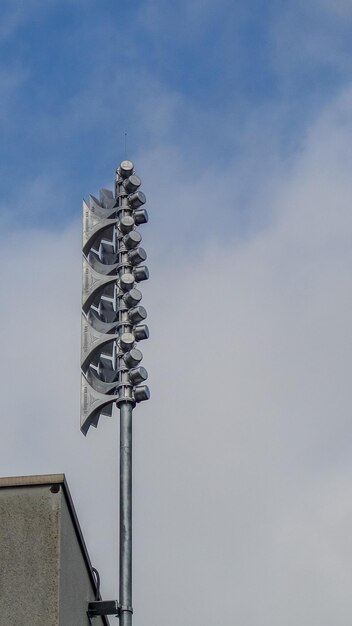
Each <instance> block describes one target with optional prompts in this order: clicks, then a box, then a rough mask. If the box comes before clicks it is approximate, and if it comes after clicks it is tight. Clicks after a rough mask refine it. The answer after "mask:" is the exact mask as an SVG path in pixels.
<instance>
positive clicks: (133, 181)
mask: <svg viewBox="0 0 352 626" xmlns="http://www.w3.org/2000/svg"><path fill="white" fill-rule="evenodd" d="M141 184H142V181H141V179H140V178H139V176H136V174H132V176H130V177H129V178H126V179H125V180H124V181H123V186H124V188H125V189H126V191H127V193H133V192H134V191H137V189H138V187H140V186H141Z"/></svg>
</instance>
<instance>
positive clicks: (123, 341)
mask: <svg viewBox="0 0 352 626" xmlns="http://www.w3.org/2000/svg"><path fill="white" fill-rule="evenodd" d="M134 342H135V337H134V335H132V333H122V335H120V348H121V350H122V351H123V352H127V351H128V350H131V349H132V348H133V346H134Z"/></svg>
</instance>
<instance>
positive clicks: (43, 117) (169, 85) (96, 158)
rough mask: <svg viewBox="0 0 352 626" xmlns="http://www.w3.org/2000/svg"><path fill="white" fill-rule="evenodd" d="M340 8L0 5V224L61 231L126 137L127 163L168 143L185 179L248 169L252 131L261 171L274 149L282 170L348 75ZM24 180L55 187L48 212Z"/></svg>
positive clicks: (346, 22)
mask: <svg viewBox="0 0 352 626" xmlns="http://www.w3.org/2000/svg"><path fill="white" fill-rule="evenodd" d="M336 6H337V7H339V6H340V5H339V4H338V3H334V4H329V3H328V2H326V3H321V2H308V3H303V2H302V3H301V2H297V3H295V4H294V5H292V3H278V2H251V3H244V2H238V3H232V2H224V1H222V2H218V3H216V4H213V3H208V2H205V3H204V2H196V1H194V2H182V1H179V2H175V3H172V6H170V3H168V2H137V3H133V6H130V5H127V6H125V7H124V6H122V3H116V2H112V1H110V2H93V1H88V2H79V1H76V2H72V1H65V0H64V1H63V2H56V1H49V2H46V3H45V4H44V3H40V2H35V1H33V2H31V1H29V2H16V1H15V2H13V1H12V2H7V1H6V0H3V2H2V4H1V9H0V10H1V14H2V17H1V21H2V27H1V33H0V36H1V47H2V63H1V74H2V85H3V86H2V110H3V112H2V116H1V120H2V137H3V140H2V148H1V151H2V155H1V175H2V180H3V181H4V182H3V192H2V204H3V206H4V211H5V214H6V212H7V211H9V213H10V214H11V218H10V221H11V223H13V222H16V217H18V220H19V222H20V223H22V224H23V223H24V221H25V222H26V224H28V225H35V226H37V225H45V226H47V227H50V224H54V223H55V224H59V225H60V224H61V225H64V224H67V223H68V222H69V221H70V220H71V219H72V218H73V216H74V215H75V213H76V211H77V204H78V199H79V198H80V197H81V195H82V193H84V192H86V191H85V190H88V189H89V190H91V189H96V187H98V186H99V185H100V184H101V181H102V180H104V181H105V180H108V177H109V175H110V176H111V174H109V173H110V172H111V171H113V169H114V167H115V165H116V163H117V161H118V160H119V159H120V158H121V157H123V156H124V132H127V134H128V137H127V146H128V153H129V156H130V157H131V158H132V157H133V158H137V160H138V156H139V155H140V154H141V153H144V154H145V153H148V152H149V151H153V150H154V149H155V148H158V149H160V147H161V146H164V145H167V146H170V145H171V146H172V149H173V150H174V151H175V153H176V154H177V156H178V158H179V159H181V160H183V161H184V162H185V164H186V161H187V160H188V159H190V160H191V161H192V168H191V172H189V175H193V174H196V175H197V176H199V175H200V174H201V172H202V171H206V172H208V171H209V170H215V171H216V170H217V163H218V162H219V159H221V161H222V162H223V165H222V168H225V169H226V168H228V167H229V165H232V164H235V163H236V162H238V161H241V160H243V158H244V157H245V156H247V153H248V150H251V146H248V135H249V134H251V135H252V140H253V141H254V142H255V143H256V146H255V152H256V154H257V155H258V154H260V158H261V160H262V168H265V162H267V161H268V160H271V159H272V156H273V150H274V151H275V154H277V155H278V156H279V158H280V159H281V160H286V159H288V160H289V159H290V157H292V153H293V154H294V153H295V151H297V150H299V149H300V147H301V146H302V142H304V138H305V133H306V130H307V127H308V125H309V124H310V123H311V122H312V120H313V119H314V116H316V115H317V114H318V112H319V111H320V110H321V109H322V108H323V107H324V106H325V105H326V103H327V102H329V101H331V99H332V98H334V96H336V94H337V93H338V92H339V90H340V89H341V88H342V86H343V85H344V83H345V81H346V79H348V77H349V75H350V72H351V43H350V37H349V33H350V21H351V13H350V11H349V9H348V6H347V8H343V5H342V4H341V9H339V8H336ZM185 155H187V157H185ZM185 169H186V171H187V170H188V164H187V167H186V168H185ZM263 174H264V175H265V172H263ZM19 178H20V180H21V187H22V188H23V189H25V190H27V189H28V188H29V189H32V188H33V185H34V181H38V183H40V181H41V182H42V183H43V181H45V182H46V184H47V185H49V186H51V187H52V198H51V202H50V207H49V206H43V205H44V204H47V203H46V202H44V201H43V202H42V201H40V202H39V204H40V205H41V206H40V207H39V206H36V207H35V208H34V207H33V208H32V210H31V211H30V212H28V207H27V208H26V209H25V208H24V203H23V200H22V198H23V196H22V193H19V189H18V187H19ZM33 193H35V190H33ZM246 194H247V197H246ZM250 195H251V190H249V189H248V190H247V192H246V191H245V190H244V191H243V194H242V202H245V203H246V202H247V201H248V200H249V197H250ZM34 203H35V201H34V198H33V204H34ZM9 207H11V208H9ZM12 207H13V208H12ZM14 214H16V217H15V215H14Z"/></svg>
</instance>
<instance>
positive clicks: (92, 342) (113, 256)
mask: <svg viewBox="0 0 352 626" xmlns="http://www.w3.org/2000/svg"><path fill="white" fill-rule="evenodd" d="M140 185H141V180H140V178H139V177H138V176H137V175H136V173H135V170H134V165H133V163H132V162H131V161H127V160H125V161H122V162H121V163H120V166H119V167H118V168H117V170H116V182H115V192H114V193H113V192H112V191H110V190H108V189H101V190H100V199H99V200H97V198H95V197H94V196H92V195H91V196H90V200H89V206H88V205H87V204H86V202H83V286H82V342H81V346H82V348H81V367H82V384H81V430H82V432H83V434H85V435H86V434H87V431H88V429H89V427H90V426H94V427H97V425H98V422H99V418H100V417H102V416H108V417H111V415H112V409H113V405H114V403H116V405H117V407H118V408H119V411H120V491H119V496H120V497H119V500H120V521H119V535H120V554H119V583H120V584H119V600H113V601H106V602H102V601H99V602H98V601H97V602H93V603H90V604H89V609H88V613H89V615H90V616H91V617H93V616H96V615H117V616H118V617H119V619H120V623H121V625H122V626H131V624H132V613H133V609H132V411H133V408H134V407H135V405H136V403H139V402H142V401H143V400H148V399H149V395H150V394H149V389H148V387H147V386H146V385H144V384H143V383H144V382H145V381H146V379H147V377H148V374H147V371H146V369H145V368H144V367H142V366H141V364H140V363H141V360H142V358H143V355H142V353H141V351H140V350H139V349H138V348H137V347H136V344H137V343H138V342H140V341H141V340H143V339H147V338H148V336H149V331H148V327H147V326H146V325H145V324H144V323H143V322H144V320H145V318H146V317H147V313H146V310H145V308H144V307H143V306H141V305H140V301H141V299H142V294H141V292H140V291H139V289H137V288H136V287H135V285H136V284H137V283H140V282H142V281H144V280H147V279H148V277H149V272H148V268H147V267H146V266H145V265H143V262H144V261H145V259H146V258H147V254H146V252H145V250H144V249H143V248H142V247H140V245H139V244H140V243H141V239H142V238H141V235H140V233H139V232H138V230H137V229H136V226H139V225H140V224H144V223H146V222H147V221H148V213H147V211H146V209H145V208H144V206H143V205H144V204H145V201H146V198H145V195H144V193H143V192H142V191H140V189H139V187H140Z"/></svg>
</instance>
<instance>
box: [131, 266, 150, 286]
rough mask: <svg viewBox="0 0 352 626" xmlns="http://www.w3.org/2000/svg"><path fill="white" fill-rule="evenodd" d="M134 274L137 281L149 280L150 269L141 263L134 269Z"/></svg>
mask: <svg viewBox="0 0 352 626" xmlns="http://www.w3.org/2000/svg"><path fill="white" fill-rule="evenodd" d="M133 275H134V279H135V281H136V283H140V282H142V280H148V278H149V270H148V268H147V266H146V265H139V266H138V267H136V268H135V269H134V270H133Z"/></svg>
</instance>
